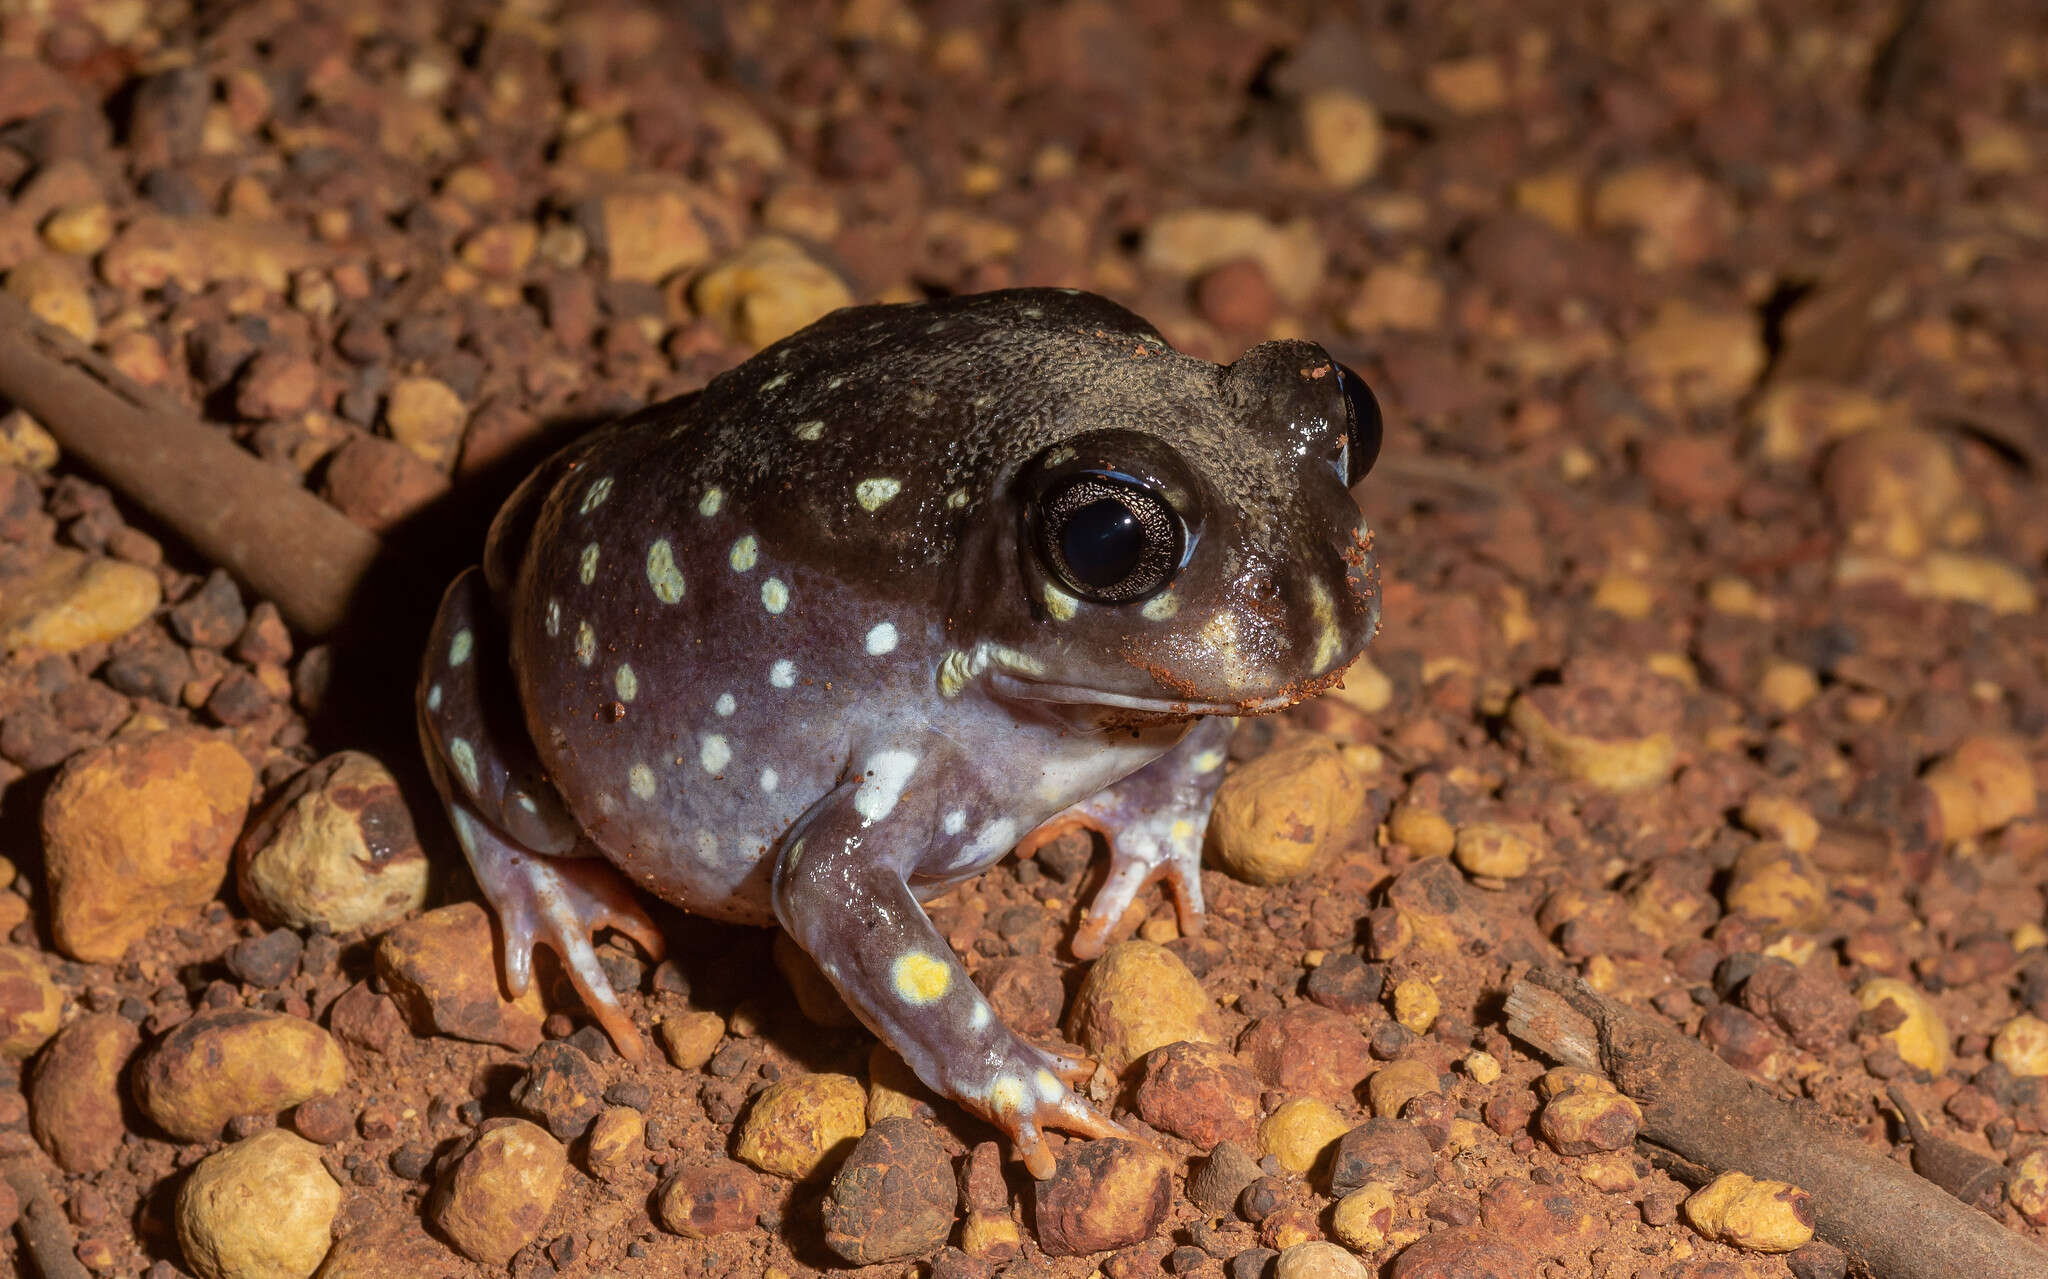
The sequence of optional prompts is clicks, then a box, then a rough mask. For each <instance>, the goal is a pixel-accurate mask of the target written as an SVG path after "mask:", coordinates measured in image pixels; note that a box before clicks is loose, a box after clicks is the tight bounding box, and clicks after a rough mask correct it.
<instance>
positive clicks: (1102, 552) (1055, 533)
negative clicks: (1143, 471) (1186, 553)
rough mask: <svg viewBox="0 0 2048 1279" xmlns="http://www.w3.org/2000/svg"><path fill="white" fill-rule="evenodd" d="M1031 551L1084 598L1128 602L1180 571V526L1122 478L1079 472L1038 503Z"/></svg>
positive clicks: (1149, 493) (1152, 497) (1156, 499)
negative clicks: (1034, 545) (1035, 539)
mask: <svg viewBox="0 0 2048 1279" xmlns="http://www.w3.org/2000/svg"><path fill="white" fill-rule="evenodd" d="M1036 522H1037V525H1038V550H1039V554H1040V555H1042V556H1043V557H1044V559H1045V562H1046V564H1047V566H1048V567H1050V568H1051V569H1052V571H1053V572H1054V574H1056V575H1057V576H1058V577H1059V579H1060V580H1061V581H1062V582H1063V583H1065V584H1066V586H1067V589H1069V590H1071V591H1073V592H1074V593H1075V594H1076V595H1079V596H1080V597H1081V598H1083V599H1087V600H1093V601H1095V602H1096V603H1098V604H1128V603H1131V602H1133V601H1135V600H1141V599H1144V598H1146V597H1147V596H1149V595H1152V594H1154V593H1155V592H1157V591H1158V590H1159V589H1160V588H1161V587H1163V586H1165V585H1166V584H1167V583H1168V582H1169V581H1171V580H1172V579H1173V575H1174V573H1175V572H1176V571H1177V570H1178V569H1179V568H1180V563H1181V550H1182V546H1183V544H1184V534H1183V532H1182V529H1181V522H1180V519H1179V517H1178V516H1176V515H1175V514H1174V511H1173V507H1172V506H1170V505H1168V504H1167V501H1166V499H1165V498H1164V497H1162V496H1160V495H1159V494H1158V493H1157V492H1155V491H1154V490H1153V489H1152V488H1151V487H1149V486H1147V485H1145V484H1143V483H1140V482H1139V481H1136V480H1134V479H1132V478H1131V477H1129V476H1126V475H1118V474H1115V473H1113V472H1108V471H1082V472H1080V473H1078V474H1075V475H1073V476H1072V477H1071V478H1069V479H1067V480H1065V481H1064V482H1063V483H1061V484H1060V485H1059V486H1058V487H1055V488H1053V489H1050V490H1049V491H1047V492H1046V493H1045V495H1044V496H1043V497H1041V498H1040V499H1039V503H1038V520H1037V521H1036Z"/></svg>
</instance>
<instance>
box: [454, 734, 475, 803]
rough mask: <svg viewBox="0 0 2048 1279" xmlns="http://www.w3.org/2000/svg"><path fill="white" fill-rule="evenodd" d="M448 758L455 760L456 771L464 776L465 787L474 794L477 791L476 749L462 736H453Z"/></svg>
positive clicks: (463, 783)
mask: <svg viewBox="0 0 2048 1279" xmlns="http://www.w3.org/2000/svg"><path fill="white" fill-rule="evenodd" d="M448 758H449V759H451V760H453V761H454V762H455V771H456V772H457V773H459V774H460V775H461V777H462V787H463V789H464V790H467V791H469V792H470V793H472V794H474V793H475V792H476V751H475V750H474V749H473V748H471V746H470V744H469V743H468V742H466V741H464V740H463V739H462V738H460V737H457V738H452V739H450V741H449V742H448Z"/></svg>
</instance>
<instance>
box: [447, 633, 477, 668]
mask: <svg viewBox="0 0 2048 1279" xmlns="http://www.w3.org/2000/svg"><path fill="white" fill-rule="evenodd" d="M475 648H476V636H474V635H471V634H470V633H469V628H468V627H467V626H465V627H463V628H462V629H461V630H459V631H457V632H455V638H454V639H452V640H449V641H448V664H449V665H450V666H460V665H462V664H463V663H464V662H466V661H468V660H469V655H470V652H471V651H472V650H473V649H475Z"/></svg>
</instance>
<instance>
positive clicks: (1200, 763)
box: [1189, 750, 1223, 773]
mask: <svg viewBox="0 0 2048 1279" xmlns="http://www.w3.org/2000/svg"><path fill="white" fill-rule="evenodd" d="M1189 763H1191V764H1193V765H1194V768H1195V771H1196V772H1198V773H1213V772H1215V771H1216V770H1217V769H1219V768H1221V767H1223V752H1222V751H1217V750H1208V751H1202V752H1201V753H1200V754H1198V755H1196V756H1195V757H1194V759H1192V760H1190V761H1189Z"/></svg>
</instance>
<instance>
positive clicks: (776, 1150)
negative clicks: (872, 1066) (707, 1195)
mask: <svg viewBox="0 0 2048 1279" xmlns="http://www.w3.org/2000/svg"><path fill="white" fill-rule="evenodd" d="M866 1130H867V1093H866V1091H865V1090H863V1089H862V1088H861V1086H860V1081H859V1080H857V1079H854V1078H853V1077H852V1076H850V1075H833V1074H817V1075H799V1076H797V1077H796V1078H794V1079H785V1080H783V1081H782V1082H780V1083H775V1084H770V1085H769V1086H768V1087H766V1088H764V1089H762V1090H761V1093H760V1095H759V1096H757V1097H755V1098H754V1105H753V1108H752V1109H750V1110H749V1111H748V1112H747V1117H746V1118H745V1119H744V1120H743V1121H741V1123H740V1130H739V1140H738V1141H737V1142H736V1143H735V1144H734V1147H733V1154H734V1155H735V1156H736V1157H737V1158H738V1159H739V1160H740V1162H742V1163H744V1164H748V1165H751V1166H752V1167H755V1168H758V1169H760V1170H761V1171H762V1172H765V1173H768V1174H770V1175H772V1176H776V1177H785V1178H788V1179H789V1180H791V1181H806V1180H809V1179H810V1178H812V1177H814V1176H818V1175H821V1174H822V1173H824V1172H826V1171H829V1169H830V1167H831V1166H832V1165H834V1164H836V1163H837V1162H838V1160H840V1159H842V1158H844V1157H845V1155H846V1153H847V1151H848V1150H850V1149H851V1148H852V1146H853V1143H854V1142H855V1141H856V1140H858V1139H859V1137H860V1135H861V1134H862V1133H863V1132H865V1131H866Z"/></svg>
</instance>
